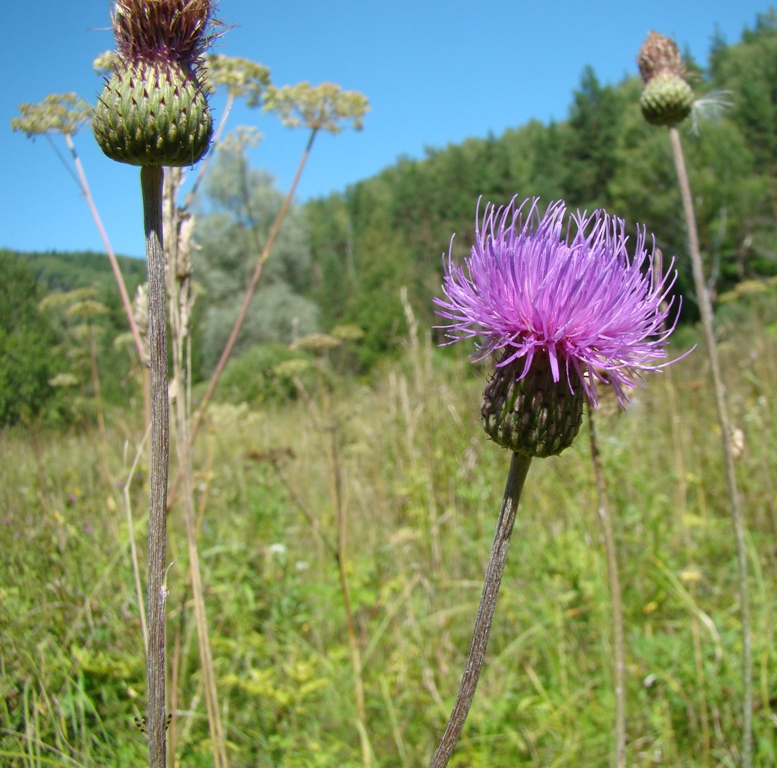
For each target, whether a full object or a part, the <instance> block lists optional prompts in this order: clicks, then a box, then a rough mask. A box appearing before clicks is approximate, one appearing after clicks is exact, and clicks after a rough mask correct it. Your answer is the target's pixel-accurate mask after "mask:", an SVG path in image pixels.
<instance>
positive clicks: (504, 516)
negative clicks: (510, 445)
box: [429, 453, 531, 768]
mask: <svg viewBox="0 0 777 768" xmlns="http://www.w3.org/2000/svg"><path fill="white" fill-rule="evenodd" d="M530 465H531V457H530V456H524V455H522V454H520V453H514V454H513V457H512V459H511V461H510V471H509V472H508V475H507V483H506V485H505V490H504V496H503V499H502V507H501V509H500V510H499V518H498V519H497V523H496V533H495V534H494V543H493V544H492V545H491V555H490V557H489V560H488V566H487V568H486V576H485V579H484V580H483V593H482V595H481V597H480V605H479V606H478V612H477V616H476V617H475V627H474V629H473V631H472V641H471V642H470V646H469V653H468V654H467V664H466V666H465V668H464V674H463V675H462V678H461V683H460V685H459V692H458V695H457V696H456V703H455V704H454V705H453V710H452V711H451V715H450V718H448V724H447V725H446V727H445V732H444V733H443V735H442V739H440V744H439V746H438V747H437V751H436V752H435V753H434V757H433V758H432V762H431V763H429V768H445V766H446V765H448V761H449V760H450V759H451V755H452V754H453V750H454V749H455V747H456V744H457V743H458V741H459V737H460V736H461V731H462V729H463V728H464V723H465V722H466V720H467V714H468V713H469V709H470V706H472V700H473V699H474V698H475V690H476V689H477V685H478V681H479V680H480V671H481V669H482V668H483V661H484V659H485V656H486V648H487V647H488V636H489V634H490V632H491V624H492V623H493V620H494V612H495V611H496V601H497V598H498V597H499V587H500V585H501V583H502V575H503V574H504V569H505V563H506V562H507V550H508V548H509V546H510V537H511V536H512V533H513V526H514V525H515V517H516V513H517V511H518V503H519V501H520V500H521V492H522V491H523V484H524V482H525V480H526V475H527V474H528V472H529V466H530Z"/></svg>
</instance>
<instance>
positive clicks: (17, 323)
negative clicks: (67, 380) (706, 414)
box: [0, 250, 55, 426]
mask: <svg viewBox="0 0 777 768" xmlns="http://www.w3.org/2000/svg"><path fill="white" fill-rule="evenodd" d="M54 342H55V338H54V333H53V331H52V328H51V326H50V325H49V323H48V320H47V318H46V317H45V316H44V315H43V314H42V313H41V312H40V311H39V309H38V285H37V283H36V281H35V275H34V273H33V272H32V270H31V269H30V268H29V267H28V266H27V265H26V264H25V263H24V262H23V261H22V260H21V259H20V258H19V257H18V256H16V255H15V254H13V253H12V252H11V251H5V250H4V251H0V426H6V425H8V424H14V423H16V422H18V421H19V420H26V421H29V420H31V419H33V418H34V417H36V416H37V415H38V414H39V413H40V412H41V410H42V409H43V408H44V406H46V404H47V403H48V402H49V401H50V400H51V399H52V397H53V395H54V388H53V387H52V386H51V384H49V379H50V378H51V377H52V376H53V374H54V361H53V359H52V347H53V346H54Z"/></svg>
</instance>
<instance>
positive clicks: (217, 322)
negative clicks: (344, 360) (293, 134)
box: [193, 150, 319, 371]
mask: <svg viewBox="0 0 777 768" xmlns="http://www.w3.org/2000/svg"><path fill="white" fill-rule="evenodd" d="M282 204H283V195H282V194H281V193H280V192H279V191H278V190H277V189H276V188H275V186H274V184H273V179H272V177H271V176H270V175H269V174H267V173H266V172H264V171H259V170H256V169H253V168H251V167H250V166H249V165H248V161H247V159H246V157H245V155H244V154H243V153H242V152H239V151H234V150H219V152H218V153H217V157H216V160H215V163H214V165H213V167H212V168H211V171H210V174H209V175H208V177H207V180H206V183H205V199H204V200H203V201H202V202H201V203H200V204H199V206H198V217H197V219H196V228H195V239H196V241H197V244H198V248H197V249H196V250H195V251H194V253H193V263H194V275H195V279H196V281H197V282H198V283H200V284H201V285H202V286H203V287H204V294H203V296H202V298H201V300H200V302H198V304H199V306H198V333H199V337H200V344H201V351H202V361H203V364H204V367H205V369H206V370H208V371H209V370H211V369H212V368H213V366H214V365H215V363H216V361H217V360H218V357H219V355H220V353H221V351H222V349H223V348H224V345H225V343H226V340H227V338H228V336H229V333H230V331H231V329H232V325H233V323H234V321H235V318H236V317H237V313H238V309H239V306H240V302H241V300H242V298H243V295H244V294H245V290H246V286H247V284H248V282H249V280H250V276H251V273H252V272H253V269H254V265H255V264H256V261H257V259H258V256H259V254H260V253H261V251H262V248H263V247H264V244H265V242H266V240H267V237H268V234H269V231H270V228H271V227H272V224H273V222H274V221H275V218H276V216H277V214H278V211H279V210H280V208H281V205H282ZM262 281H263V282H262V285H261V287H260V288H259V290H258V291H257V295H256V297H255V298H254V301H253V302H252V304H251V308H250V310H249V314H248V316H247V318H246V322H245V325H244V327H243V330H242V332H241V335H240V341H239V342H238V345H237V350H236V354H239V353H240V351H241V350H245V349H247V348H249V347H251V346H253V345H255V344H260V343H284V344H288V343H290V342H291V341H293V340H294V338H296V337H298V336H304V335H305V334H308V333H312V332H313V331H315V330H317V329H318V316H319V311H318V307H317V306H316V305H315V304H314V303H313V302H312V301H311V300H310V299H308V298H306V297H305V296H304V295H303V292H305V291H307V290H309V288H310V285H311V258H310V247H309V243H308V237H307V232H306V229H305V220H304V217H303V215H302V213H301V211H300V210H299V209H297V208H296V207H292V208H291V209H290V210H289V213H288V215H287V217H286V220H285V221H284V224H283V226H282V228H281V230H280V233H279V235H278V239H277V240H276V241H275V245H274V246H273V252H272V255H271V257H270V258H269V259H268V261H267V264H266V267H265V269H264V273H263V277H262Z"/></svg>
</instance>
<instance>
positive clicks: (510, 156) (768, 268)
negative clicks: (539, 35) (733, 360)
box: [305, 9, 777, 364]
mask: <svg viewBox="0 0 777 768" xmlns="http://www.w3.org/2000/svg"><path fill="white" fill-rule="evenodd" d="M636 53H637V51H636V50H635V51H634V54H635V55H636ZM629 65H631V66H632V67H633V72H634V75H633V76H632V77H627V78H624V79H623V80H622V81H621V82H620V83H617V84H614V85H609V84H608V85H603V84H602V83H600V82H599V80H598V79H597V77H596V74H595V73H594V71H593V70H592V69H591V68H586V69H585V70H584V71H583V73H582V75H581V79H580V86H579V88H578V89H577V90H576V91H575V92H574V93H573V94H571V99H570V108H569V113H568V116H567V119H566V120H562V121H558V122H553V123H550V124H544V123H540V122H538V121H532V122H529V123H526V124H524V125H520V126H518V125H517V126H515V127H514V128H510V129H508V130H507V131H505V132H504V133H503V134H502V135H501V136H487V137H478V138H469V139H467V140H466V141H464V142H462V143H461V144H456V145H453V144H451V145H449V146H447V147H444V148H437V149H428V150H427V152H426V156H425V157H423V158H421V159H418V160H414V159H409V158H402V159H400V160H399V161H398V162H397V163H396V164H395V165H393V166H391V167H389V168H386V169H385V170H384V171H382V172H381V173H379V174H377V175H376V176H373V177H371V178H368V179H364V180H363V181H360V182H357V183H356V184H354V185H352V186H350V187H348V189H346V190H345V191H344V192H341V193H337V194H333V195H329V196H327V197H324V198H321V199H316V200H311V201H309V202H308V203H306V205H305V213H306V217H307V223H308V229H309V233H310V242H311V251H312V256H313V263H314V276H315V278H314V285H313V288H312V291H311V293H312V297H313V299H314V300H315V301H316V303H317V304H318V305H319V306H320V307H321V311H322V324H323V325H324V326H325V327H332V326H335V325H337V324H353V325H357V326H359V327H361V328H362V329H364V330H365V332H366V338H365V340H364V341H363V342H362V345H361V349H362V350H363V352H364V355H363V362H364V363H365V364H370V363H372V362H373V361H375V360H376V359H378V358H379V357H380V356H381V355H382V354H384V353H385V352H387V351H389V350H391V349H396V348H397V344H398V342H399V341H400V340H401V339H402V337H403V335H404V333H405V331H404V329H403V328H402V327H401V318H403V316H404V315H403V310H402V307H401V305H400V299H399V296H400V288H401V287H403V286H404V287H406V288H407V290H408V294H409V298H410V300H411V302H412V304H413V305H414V306H415V307H417V308H419V309H420V310H421V312H422V313H423V314H422V317H423V322H424V323H425V324H427V325H433V324H434V322H435V318H434V315H433V310H434V307H433V304H432V300H433V297H434V296H435V295H439V291H440V279H441V255H442V254H443V253H445V252H447V251H448V248H449V245H450V242H451V235H453V234H454V233H455V234H456V238H455V241H454V243H453V247H454V249H455V254H454V258H455V259H457V260H461V258H462V257H463V256H465V255H466V254H467V253H468V250H469V247H470V246H471V245H472V242H473V238H474V231H475V224H474V219H475V210H476V207H477V204H478V200H479V199H482V202H481V204H480V210H481V212H482V210H483V207H484V205H485V203H486V202H492V203H494V204H495V205H504V204H506V203H507V202H509V200H510V199H511V198H512V197H513V196H517V197H518V199H519V200H523V199H525V198H531V197H535V196H538V197H540V198H541V200H542V203H543V205H544V204H547V203H549V202H550V201H551V200H559V199H561V200H564V201H566V203H567V205H568V208H569V209H570V210H571V211H574V210H576V209H580V210H581V211H582V210H588V211H589V212H590V211H592V210H593V209H595V208H605V209H607V210H608V211H609V212H610V213H612V214H614V215H617V216H619V217H621V218H623V219H625V220H626V221H627V224H628V227H629V231H630V232H631V233H632V237H633V236H634V234H636V224H637V223H639V224H641V225H644V226H646V227H647V230H648V232H649V233H652V234H654V235H655V238H656V245H657V247H658V248H660V249H661V251H662V252H663V253H664V255H665V257H666V259H667V261H669V260H671V259H675V266H676V267H677V268H678V270H679V279H678V281H677V284H676V286H675V288H676V290H678V291H679V292H681V293H682V294H683V295H684V296H685V298H686V300H685V301H684V302H683V305H682V311H683V317H684V319H688V320H693V319H695V317H696V316H697V309H696V303H695V296H694V288H693V282H692V280H691V277H690V265H689V260H688V257H687V238H686V228H685V221H684V218H683V213H682V204H681V200H680V194H679V191H678V185H677V175H676V171H675V167H674V164H673V161H672V153H671V147H670V142H669V138H668V136H667V132H666V130H665V129H661V128H655V127H653V126H650V125H648V124H647V123H646V122H645V120H644V119H643V117H642V114H641V112H640V107H639V99H640V92H641V89H642V81H641V78H640V77H639V76H638V75H637V68H636V65H635V64H634V63H633V61H632V62H629V61H626V62H624V66H629ZM689 69H690V70H691V72H692V82H693V87H694V90H695V93H696V95H697V97H706V108H705V109H700V110H699V114H698V115H697V117H698V119H695V120H693V121H692V120H688V121H686V123H685V124H683V126H682V136H683V139H682V140H683V145H684V148H685V154H686V164H687V166H688V172H689V175H690V181H691V187H692V190H693V194H694V199H695V205H696V217H697V221H698V228H699V237H700V241H701V248H702V253H703V257H704V260H705V271H706V273H707V275H708V279H709V281H710V284H711V285H712V286H713V290H714V293H722V292H724V291H727V290H731V289H732V288H733V287H734V286H736V284H738V283H739V282H740V281H741V280H743V279H762V278H765V277H769V276H772V275H775V274H777V255H776V254H777V220H776V218H775V211H777V88H775V83H777V12H775V10H774V9H771V10H769V11H767V12H766V13H763V14H759V15H758V16H757V18H756V20H755V24H754V26H753V28H752V29H749V30H746V31H745V32H744V33H743V35H742V39H741V40H740V41H739V42H736V43H734V44H730V45H729V44H727V43H726V42H725V41H723V40H722V39H715V40H713V41H712V45H711V49H710V54H709V58H708V61H707V63H706V66H698V65H697V64H695V63H694V62H689ZM508 98H509V96H508ZM703 104H704V102H703ZM715 104H717V105H718V108H717V109H714V108H713V109H710V105H712V106H713V107H714V105H715ZM461 108H462V109H465V108H466V107H465V106H462V107H461ZM705 112H706V116H705ZM397 318H400V320H399V321H398V319H397Z"/></svg>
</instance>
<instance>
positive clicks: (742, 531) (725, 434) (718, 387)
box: [669, 125, 753, 768]
mask: <svg viewBox="0 0 777 768" xmlns="http://www.w3.org/2000/svg"><path fill="white" fill-rule="evenodd" d="M669 139H670V141H671V144H672V156H673V157H674V163H675V168H676V170H677V180H678V183H679V185H680V194H681V196H682V200H683V212H684V214H685V221H686V226H687V230H688V250H689V252H690V255H691V267H692V270H693V282H694V286H695V288H696V295H697V297H698V302H699V311H700V313H701V327H702V335H703V336H704V345H705V347H706V350H707V359H708V360H709V363H710V374H711V376H712V388H713V391H714V394H715V408H716V410H717V415H718V423H719V425H720V433H721V442H722V449H723V462H724V465H725V471H726V487H727V490H728V496H729V505H730V515H731V522H732V526H733V528H734V542H735V548H736V559H737V580H738V582H739V614H740V621H741V623H742V658H741V675H742V763H741V765H742V768H751V766H752V764H753V638H752V627H751V619H750V589H749V585H748V568H747V531H746V526H745V521H744V517H743V515H742V510H741V505H740V499H739V489H738V487H737V476H736V469H735V467H734V452H733V447H732V443H731V435H732V429H731V421H730V419H729V415H728V407H727V405H726V392H725V387H724V385H723V377H722V375H721V372H720V361H719V359H718V351H717V347H716V345H715V334H714V331H713V327H712V317H713V312H712V303H711V301H710V296H709V291H708V290H707V286H706V284H705V281H704V271H703V267H702V262H701V253H700V251H699V235H698V232H697V229H696V215H695V213H694V209H693V198H692V197H691V185H690V183H689V181H688V172H687V171H686V168H685V158H684V156H683V147H682V143H681V141H680V132H679V131H678V130H677V128H676V127H675V126H674V125H672V126H670V127H669Z"/></svg>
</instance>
